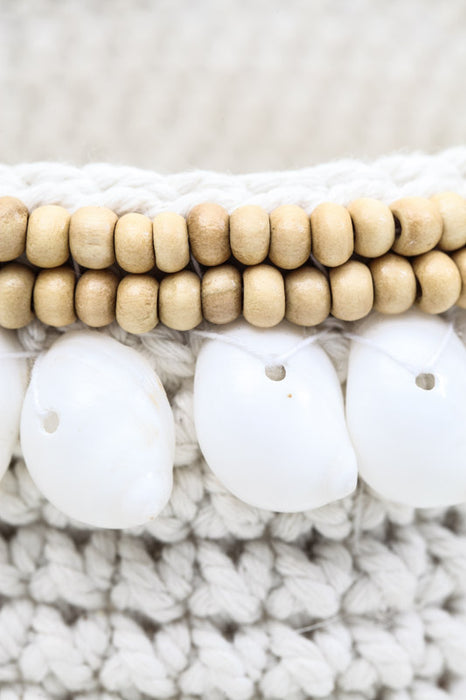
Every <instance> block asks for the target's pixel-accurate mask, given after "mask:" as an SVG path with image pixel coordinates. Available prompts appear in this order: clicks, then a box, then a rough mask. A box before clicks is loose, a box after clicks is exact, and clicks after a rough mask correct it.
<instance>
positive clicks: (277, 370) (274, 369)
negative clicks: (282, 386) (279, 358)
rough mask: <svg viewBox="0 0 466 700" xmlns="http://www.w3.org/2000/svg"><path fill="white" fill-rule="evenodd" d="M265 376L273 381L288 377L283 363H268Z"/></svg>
mask: <svg viewBox="0 0 466 700" xmlns="http://www.w3.org/2000/svg"><path fill="white" fill-rule="evenodd" d="M265 376H266V377H268V378H269V379H271V380H272V381H273V382H281V381H282V380H283V379H285V377H286V369H285V368H284V367H283V365H267V366H266V368H265Z"/></svg>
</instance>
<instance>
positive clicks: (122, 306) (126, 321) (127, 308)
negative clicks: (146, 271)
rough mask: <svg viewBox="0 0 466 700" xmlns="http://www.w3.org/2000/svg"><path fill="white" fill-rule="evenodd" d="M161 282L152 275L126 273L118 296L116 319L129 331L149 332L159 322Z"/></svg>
mask: <svg viewBox="0 0 466 700" xmlns="http://www.w3.org/2000/svg"><path fill="white" fill-rule="evenodd" d="M158 292H159V283H158V282H157V280H156V279H155V277H152V276H151V275H126V277H123V279H122V280H121V281H120V284H119V285H118V290H117V298H116V320H117V322H118V324H119V325H120V326H121V327H122V328H123V330H125V331H127V332H128V333H147V332H148V331H151V330H152V329H153V328H155V326H156V325H157V323H158V322H159V318H158V313H157V298H158Z"/></svg>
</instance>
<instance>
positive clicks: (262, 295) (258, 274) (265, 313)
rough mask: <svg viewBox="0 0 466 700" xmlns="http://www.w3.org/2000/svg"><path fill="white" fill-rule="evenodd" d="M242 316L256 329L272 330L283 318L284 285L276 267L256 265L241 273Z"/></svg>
mask: <svg viewBox="0 0 466 700" xmlns="http://www.w3.org/2000/svg"><path fill="white" fill-rule="evenodd" d="M243 316H244V318H245V319H246V321H248V323H251V324H252V325H253V326H257V327H258V328H272V326H276V325H277V323H280V321H281V320H282V319H283V318H284V316H285V283H284V280H283V276H282V274H281V272H280V270H277V268H276V267H272V266H271V265H256V266H255V267H248V268H246V270H245V271H244V272H243Z"/></svg>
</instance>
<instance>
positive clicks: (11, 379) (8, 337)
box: [0, 328, 28, 479]
mask: <svg viewBox="0 0 466 700" xmlns="http://www.w3.org/2000/svg"><path fill="white" fill-rule="evenodd" d="M21 352H24V351H23V348H22V347H21V345H20V344H19V342H18V339H17V337H16V333H15V332H14V331H10V330H6V329H4V328H0V479H1V477H2V476H3V475H4V474H5V472H6V470H7V469H8V465H9V464H10V462H11V457H12V455H13V450H14V448H15V445H16V443H17V441H18V437H19V421H20V416H21V407H22V405H23V399H24V394H25V392H26V388H27V382H28V363H27V359H26V358H23V357H8V355H9V354H10V353H21Z"/></svg>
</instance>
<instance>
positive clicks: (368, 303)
mask: <svg viewBox="0 0 466 700" xmlns="http://www.w3.org/2000/svg"><path fill="white" fill-rule="evenodd" d="M330 288H331V291H332V314H333V316H335V318H340V319H342V320H343V321H357V320H358V319H360V318H363V317H364V316H367V314H368V313H369V312H370V310H371V309H372V305H373V303H374V289H373V286H372V275H371V273H370V270H369V268H368V267H367V265H364V263H362V262H358V261H357V260H349V261H348V262H346V263H345V264H344V265H340V266H339V267H335V268H333V269H331V270H330Z"/></svg>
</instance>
